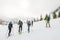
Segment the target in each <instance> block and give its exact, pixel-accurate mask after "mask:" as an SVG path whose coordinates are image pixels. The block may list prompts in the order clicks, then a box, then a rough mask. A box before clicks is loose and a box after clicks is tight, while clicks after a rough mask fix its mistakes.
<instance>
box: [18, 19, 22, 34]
mask: <svg viewBox="0 0 60 40" xmlns="http://www.w3.org/2000/svg"><path fill="white" fill-rule="evenodd" d="M18 25H19V30H18V32H19V33H21V32H22V26H23V22H22V21H21V20H19V22H18Z"/></svg>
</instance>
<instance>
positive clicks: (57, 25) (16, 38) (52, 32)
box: [0, 18, 60, 40]
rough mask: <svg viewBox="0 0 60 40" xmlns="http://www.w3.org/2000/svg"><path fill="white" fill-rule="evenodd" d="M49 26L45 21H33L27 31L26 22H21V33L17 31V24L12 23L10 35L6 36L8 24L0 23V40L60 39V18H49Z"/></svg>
mask: <svg viewBox="0 0 60 40" xmlns="http://www.w3.org/2000/svg"><path fill="white" fill-rule="evenodd" d="M50 23H51V28H46V27H45V26H46V25H45V21H44V20H43V21H40V22H35V23H34V25H33V27H32V26H31V30H30V33H28V32H27V25H26V23H24V24H23V32H22V34H19V33H18V25H17V24H14V26H13V29H12V33H11V36H10V37H9V38H8V37H7V36H8V27H7V26H8V25H0V40H60V18H58V19H51V21H50Z"/></svg>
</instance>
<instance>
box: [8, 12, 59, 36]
mask: <svg viewBox="0 0 60 40" xmlns="http://www.w3.org/2000/svg"><path fill="white" fill-rule="evenodd" d="M58 17H60V12H59V15H58ZM55 18H56V14H55V13H54V15H53V19H55ZM50 19H51V18H50V15H47V14H46V16H45V18H44V20H45V21H46V27H50ZM41 20H43V18H42V16H41V19H40V21H41ZM18 25H19V30H18V32H19V33H21V32H22V26H23V22H22V21H21V20H19V21H18ZM31 25H32V26H33V21H28V20H27V26H28V33H29V32H30V26H31ZM12 27H13V24H12V22H9V25H8V29H9V33H8V36H10V33H11V29H12Z"/></svg>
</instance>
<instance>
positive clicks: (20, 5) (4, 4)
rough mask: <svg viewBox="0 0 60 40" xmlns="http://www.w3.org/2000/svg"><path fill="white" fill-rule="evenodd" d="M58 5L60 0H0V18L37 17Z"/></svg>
mask: <svg viewBox="0 0 60 40" xmlns="http://www.w3.org/2000/svg"><path fill="white" fill-rule="evenodd" d="M59 6H60V0H0V18H15V17H39V16H40V15H41V14H42V16H45V14H49V13H51V12H53V11H54V10H55V9H56V8H58V7H59Z"/></svg>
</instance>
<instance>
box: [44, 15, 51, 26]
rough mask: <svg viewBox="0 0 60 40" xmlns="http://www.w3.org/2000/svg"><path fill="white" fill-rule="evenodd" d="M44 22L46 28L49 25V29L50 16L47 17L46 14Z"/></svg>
mask: <svg viewBox="0 0 60 40" xmlns="http://www.w3.org/2000/svg"><path fill="white" fill-rule="evenodd" d="M45 21H46V27H48V25H49V27H50V15H49V16H48V15H47V14H46V17H45Z"/></svg>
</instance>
